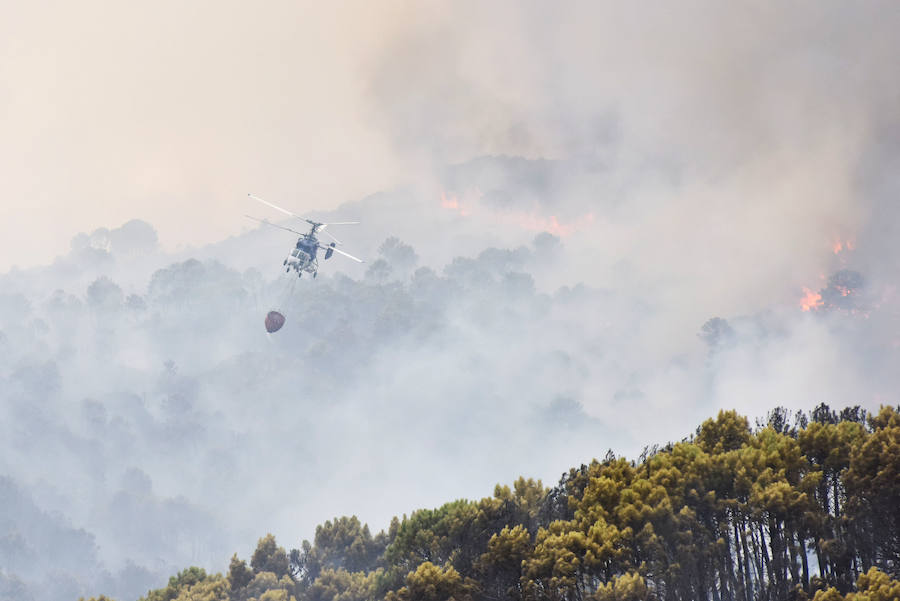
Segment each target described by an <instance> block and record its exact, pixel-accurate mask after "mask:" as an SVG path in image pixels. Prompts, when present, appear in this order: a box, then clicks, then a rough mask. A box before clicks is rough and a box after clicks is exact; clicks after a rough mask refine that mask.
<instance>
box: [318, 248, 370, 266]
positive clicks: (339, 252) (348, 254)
mask: <svg viewBox="0 0 900 601" xmlns="http://www.w3.org/2000/svg"><path fill="white" fill-rule="evenodd" d="M319 248H321V249H322V250H333V251H334V252H336V253H338V254H339V255H344V256H345V257H347V258H349V259H353V260H354V261H356V262H357V263H365V261H363V260H362V259H358V258H356V257H354V256H353V255H351V254H350V253H348V252H344V251H342V250H341V249H339V248H335V247H333V246H322V245H321V244H320V245H319Z"/></svg>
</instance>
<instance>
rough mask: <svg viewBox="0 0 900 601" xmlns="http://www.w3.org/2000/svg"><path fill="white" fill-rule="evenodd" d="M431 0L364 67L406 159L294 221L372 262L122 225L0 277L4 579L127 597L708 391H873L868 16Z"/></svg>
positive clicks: (882, 297) (879, 334) (761, 400)
mask: <svg viewBox="0 0 900 601" xmlns="http://www.w3.org/2000/svg"><path fill="white" fill-rule="evenodd" d="M457 6H458V5H452V6H448V7H445V8H443V9H441V10H437V11H436V12H431V13H428V14H425V13H421V12H415V13H414V14H412V15H409V16H407V17H404V18H403V19H398V20H397V22H396V23H393V24H392V25H391V31H392V32H394V33H395V34H396V35H392V36H390V37H389V42H388V43H386V44H385V45H384V47H380V48H379V49H378V51H377V52H373V54H372V55H371V56H370V57H368V58H367V61H366V62H365V65H366V69H365V75H366V78H365V82H366V85H365V86H364V88H365V96H364V101H365V103H366V106H367V107H368V108H367V111H368V112H367V118H368V119H369V120H370V121H371V123H372V124H373V125H375V126H377V127H379V128H380V131H381V133H382V135H383V136H384V138H385V139H386V140H388V141H389V142H390V146H391V148H392V149H393V152H394V156H393V157H392V159H391V160H390V161H385V162H384V164H388V163H389V164H392V165H395V164H400V165H402V166H403V167H404V169H403V170H402V171H400V170H398V171H397V172H396V173H392V174H391V179H392V181H395V182H396V186H390V187H387V188H386V189H385V190H384V191H382V192H379V193H376V194H374V195H372V196H369V197H366V198H363V199H362V200H358V201H354V202H349V203H346V204H344V205H342V206H341V207H339V208H338V209H336V210H332V211H324V212H321V213H317V214H315V216H316V217H317V218H322V219H323V220H328V219H330V218H331V219H334V220H340V221H344V220H351V219H352V220H356V219H358V220H360V221H362V222H363V224H362V225H360V226H352V227H351V226H348V227H347V228H344V229H339V228H333V230H332V231H333V233H334V234H335V235H337V236H338V237H339V238H341V239H342V240H344V241H345V243H346V244H345V248H346V249H347V250H348V251H350V252H352V253H354V254H357V255H360V256H363V257H365V258H366V259H367V263H366V264H365V265H361V266H358V265H356V264H353V263H351V262H349V261H345V260H344V259H342V258H341V257H335V258H333V259H331V260H329V261H328V262H327V263H325V262H323V263H322V272H321V273H320V275H319V277H318V278H317V279H316V280H315V281H310V280H308V279H306V278H304V279H302V280H298V279H297V278H296V277H295V276H293V275H287V274H284V273H283V272H281V268H280V264H281V258H282V257H283V256H284V254H285V253H286V252H287V250H289V248H290V246H291V244H292V242H293V240H292V238H291V236H290V235H288V234H286V233H284V232H281V231H279V230H277V229H274V228H267V227H266V226H264V225H263V226H259V227H257V226H255V225H254V226H252V227H250V225H249V222H248V227H247V229H246V230H245V232H244V233H242V234H240V235H235V236H232V237H230V238H225V239H223V240H221V241H220V242H217V243H215V244H210V245H198V246H197V247H194V248H186V249H181V250H178V251H177V252H166V251H164V250H163V249H161V248H160V246H159V244H158V240H157V232H156V230H154V228H153V227H151V226H150V225H148V224H146V223H144V222H141V221H130V222H127V223H125V224H124V225H122V226H121V227H116V228H110V229H106V228H101V229H98V230H95V231H93V232H90V233H84V234H80V235H78V236H76V237H75V238H74V239H73V240H72V244H71V249H70V251H69V252H68V253H66V254H65V255H63V256H61V257H59V258H58V259H57V260H56V261H55V262H53V263H52V264H50V265H47V266H43V267H36V268H31V269H26V270H21V269H14V270H11V271H9V272H8V273H6V274H3V275H2V276H0V415H2V420H0V451H2V452H0V504H2V506H3V507H4V508H8V511H5V512H4V516H3V517H2V518H0V591H2V592H3V594H6V595H7V596H10V597H13V598H16V599H28V598H29V595H30V596H31V597H32V598H34V599H71V598H73V597H75V596H77V595H78V594H93V593H99V592H105V593H109V594H112V595H114V596H116V597H117V598H133V597H135V596H137V595H138V594H140V593H142V592H144V591H145V590H146V589H147V588H148V587H150V586H158V585H161V584H163V583H164V582H165V579H166V578H167V576H168V575H169V574H171V573H172V572H173V571H174V570H176V569H180V568H183V567H185V566H186V565H189V564H198V565H202V566H205V567H207V568H212V569H221V567H222V566H223V565H225V562H226V561H227V558H228V557H229V556H230V555H231V554H232V553H233V552H235V551H237V552H239V553H240V554H242V555H244V556H246V555H247V554H248V551H249V550H250V548H251V546H252V544H253V542H254V541H255V540H256V539H257V537H259V536H260V535H262V534H264V533H265V532H267V531H272V532H274V533H275V534H276V535H277V536H278V537H279V541H280V542H281V543H282V544H285V545H287V546H298V545H299V542H300V540H301V539H302V538H309V537H311V535H312V532H313V528H314V526H315V525H316V524H317V523H320V522H322V521H324V520H326V519H330V518H332V517H334V516H336V515H341V514H356V515H358V516H360V517H361V519H363V520H364V521H368V522H369V523H370V525H371V526H372V527H373V529H375V530H377V529H379V528H381V527H385V526H386V525H387V523H388V520H389V519H390V517H391V516H392V515H394V514H399V513H403V512H409V511H411V510H413V509H415V508H418V507H422V506H435V505H437V504H440V503H442V502H444V501H447V500H450V499H454V498H458V497H462V496H468V497H478V496H481V495H484V494H487V493H489V492H490V490H491V489H492V487H493V485H494V484H495V483H497V482H508V481H510V480H512V479H514V478H515V477H516V476H518V475H525V476H530V477H539V478H544V479H545V481H552V480H554V479H555V478H556V477H557V476H558V474H559V473H560V472H562V471H563V470H564V469H566V468H567V467H569V466H571V465H575V464H578V463H580V462H583V461H587V460H589V459H590V458H592V457H597V456H602V455H604V454H605V453H606V451H607V449H609V448H612V449H614V450H615V452H617V453H621V454H627V455H628V456H631V457H636V456H637V455H638V454H639V453H640V451H641V449H642V447H643V446H644V445H648V444H653V443H663V442H666V441H668V440H673V439H680V438H682V437H684V436H689V435H690V433H691V431H692V429H693V428H694V427H695V426H696V425H697V424H698V423H699V421H700V420H702V419H703V418H705V417H707V416H709V415H711V414H714V413H715V412H716V411H717V410H718V409H720V408H729V409H730V408H737V409H738V410H740V411H741V412H743V413H745V414H748V415H750V416H751V417H754V416H759V415H761V414H764V413H765V412H766V411H767V410H768V409H770V408H771V407H773V406H775V405H784V406H786V407H788V408H790V409H809V408H811V407H812V406H813V405H815V404H817V403H819V402H822V401H824V402H828V403H830V404H832V405H836V406H842V405H845V404H860V405H862V406H863V408H865V409H869V410H871V409H875V408H877V406H878V405H879V403H892V404H894V403H897V401H898V398H897V386H898V384H900V381H898V380H900V375H898V373H897V370H896V365H897V364H898V359H900V356H898V355H900V298H898V284H900V282H898V275H900V272H898V271H900V270H898V263H897V257H898V256H900V247H898V242H897V240H898V239H900V237H898V233H900V232H898V226H900V214H898V206H900V204H898V202H897V195H898V193H900V179H898V176H897V174H898V173H900V169H897V166H898V160H900V144H898V132H900V115H898V112H897V106H900V104H898V102H897V99H898V97H900V96H898V93H900V77H898V76H897V74H896V69H893V68H892V67H893V62H894V61H893V59H894V57H896V56H898V55H900V47H898V46H900V42H898V38H897V36H895V35H893V33H894V32H895V31H896V30H897V29H898V22H897V16H898V15H897V12H896V11H895V10H893V9H892V8H891V7H890V6H889V5H888V4H884V5H883V6H882V5H879V4H878V3H872V4H867V5H866V6H863V7H861V6H853V7H849V6H847V5H845V4H841V3H828V2H826V3H822V2H815V3H813V2H810V3H800V4H794V5H791V6H789V7H779V8H778V9H777V10H776V9H774V8H769V7H761V6H759V5H758V4H754V3H747V4H738V5H735V4H730V5H729V6H728V7H724V6H722V7H720V6H719V5H716V4H711V3H705V2H697V3H688V4H687V5H682V6H680V7H679V9H678V10H675V9H673V8H668V7H664V6H660V7H655V8H647V7H640V9H639V8H638V7H624V8H623V7H616V6H613V5H598V4H596V3H589V4H584V5H581V6H573V7H571V10H570V11H568V12H565V13H563V12H561V11H557V10H555V9H554V10H551V9H549V8H544V7H542V6H541V5H536V4H535V5H532V4H527V3H526V4H522V3H515V4H512V3H510V4H491V5H483V4H479V5H478V6H477V9H478V10H477V11H476V10H474V6H468V7H465V6H463V7H461V8H457ZM473 15H475V16H473ZM398 30H399V32H398ZM370 35H371V32H370ZM288 37H289V36H288ZM257 118H259V117H257ZM203 123H204V124H206V125H204V127H206V126H208V125H209V124H208V123H207V122H206V121H204V122H203ZM253 123H255V121H253V120H251V122H250V125H247V124H245V125H242V126H241V127H250V128H251V129H252V127H251V126H253ZM257 125H258V124H257ZM267 131H269V130H268V129H267ZM245 133H246V132H245ZM270 133H271V132H270ZM275 147H276V149H277V150H279V151H282V150H284V149H285V145H284V144H282V145H276V146H275ZM241 156H243V155H241ZM231 158H232V159H234V157H233V156H232V157H231ZM238 162H240V161H238ZM229 164H230V163H229ZM278 164H279V166H280V167H284V168H285V169H286V167H285V164H284V161H282V162H280V163H278ZM207 167H208V168H207V169H203V170H201V171H200V174H199V175H197V174H195V175H194V176H191V177H196V178H201V179H202V178H209V179H211V180H212V179H214V178H215V177H216V174H217V173H219V170H217V169H214V168H212V167H210V166H209V165H207ZM334 170H335V172H336V173H338V172H340V173H341V174H342V176H343V171H342V165H340V164H338V163H335V164H334ZM244 175H246V174H244ZM242 183H244V182H242ZM218 185H219V184H212V185H211V186H212V188H216V186H218ZM275 188H276V189H284V188H285V184H284V182H281V184H280V185H278V186H275ZM195 189H198V190H209V189H211V188H210V187H208V186H207V185H201V184H195ZM253 191H254V192H259V193H260V194H261V195H262V196H264V197H267V198H270V200H272V201H275V202H279V203H280V204H284V205H286V206H289V207H290V208H292V209H297V210H303V208H304V207H297V206H294V205H293V204H292V203H291V202H290V200H285V199H283V198H278V197H270V196H269V194H267V193H266V191H265V190H256V189H254V190H253ZM244 192H246V191H245V190H237V191H235V192H234V194H235V195H236V196H243V194H244ZM248 202H249V201H248ZM240 212H249V213H253V214H255V215H257V216H259V217H269V218H280V217H281V215H280V214H276V215H272V212H271V211H267V209H265V208H264V207H262V206H259V207H242V208H241V209H240ZM159 237H160V238H164V232H163V231H162V227H161V226H160V232H159ZM223 238H224V236H223ZM271 309H278V310H280V311H282V312H283V313H284V314H285V315H286V316H287V323H286V324H285V326H284V328H283V329H282V330H280V331H279V332H278V333H277V334H274V335H271V336H267V335H266V333H265V330H264V327H263V318H264V317H265V315H266V313H267V312H268V311H269V310H271ZM804 309H806V310H804Z"/></svg>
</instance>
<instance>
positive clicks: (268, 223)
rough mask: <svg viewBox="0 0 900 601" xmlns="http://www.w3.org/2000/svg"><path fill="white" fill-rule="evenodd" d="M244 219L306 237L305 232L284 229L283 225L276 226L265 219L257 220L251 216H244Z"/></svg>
mask: <svg viewBox="0 0 900 601" xmlns="http://www.w3.org/2000/svg"><path fill="white" fill-rule="evenodd" d="M244 217H246V218H247V219H252V220H253V221H258V222H259V223H264V224H266V225H271V226H272V227H277V228H278V229H280V230H287V231H289V232H293V233H295V234H299V235H301V236H303V235H304V234H303V232H298V231H297V230H292V229H291V228H289V227H284V226H283V225H276V224H274V223H271V222H269V221H266V220H265V219H257V218H256V217H253V216H251V215H244Z"/></svg>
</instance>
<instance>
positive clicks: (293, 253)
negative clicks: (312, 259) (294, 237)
mask: <svg viewBox="0 0 900 601" xmlns="http://www.w3.org/2000/svg"><path fill="white" fill-rule="evenodd" d="M291 256H292V257H300V249H299V248H295V249H294V250H292V251H291Z"/></svg>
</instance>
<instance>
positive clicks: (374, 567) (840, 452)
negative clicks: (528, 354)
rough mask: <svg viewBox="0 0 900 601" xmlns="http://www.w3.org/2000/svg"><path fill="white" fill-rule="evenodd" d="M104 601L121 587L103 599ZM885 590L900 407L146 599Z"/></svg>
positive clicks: (458, 600) (647, 461) (330, 542)
mask: <svg viewBox="0 0 900 601" xmlns="http://www.w3.org/2000/svg"><path fill="white" fill-rule="evenodd" d="M99 599H105V598H104V597H100V598H99ZM188 599H191V600H202V601H368V600H384V601H447V600H450V599H453V600H455V601H492V600H501V599H504V600H506V599H509V600H513V601H538V600H547V601H589V600H590V601H642V600H658V601H699V600H703V601H757V600H759V601H761V600H772V601H775V600H798V601H800V600H809V599H812V600H814V601H842V600H843V601H882V600H888V599H892V600H896V599H900V407H897V408H893V407H882V408H881V409H880V411H878V412H877V413H875V414H872V413H866V412H864V411H862V410H861V409H860V408H859V407H850V408H846V409H844V410H841V411H833V410H832V409H831V408H829V407H828V406H827V405H824V404H822V405H819V406H818V407H816V408H815V409H814V410H813V411H812V412H810V413H808V414H807V413H804V412H798V413H796V414H794V415H790V414H789V413H788V412H787V410H785V409H783V408H778V409H775V410H773V411H772V412H770V413H769V415H768V416H767V418H766V419H765V420H761V421H760V422H758V423H757V424H756V427H751V425H750V423H749V421H748V420H747V418H745V417H742V416H740V415H738V414H737V413H736V412H734V411H722V412H720V413H719V414H718V416H717V417H716V418H715V419H708V420H706V421H705V422H704V423H703V424H702V425H701V426H700V427H698V428H697V430H696V433H695V434H694V435H693V436H691V437H690V438H688V439H685V440H682V441H681V442H678V443H670V444H668V445H665V446H664V447H661V448H660V447H653V448H647V449H645V450H644V452H643V453H642V455H641V456H640V457H639V458H638V459H637V460H634V461H629V460H627V459H625V458H622V457H616V456H615V455H613V454H612V452H610V453H608V454H607V455H606V457H605V458H604V459H603V460H602V461H598V460H594V461H592V462H591V463H590V464H589V465H581V466H580V467H577V468H572V469H570V470H569V471H568V472H567V473H566V474H564V475H563V477H562V478H561V480H560V481H559V483H558V484H557V485H556V486H553V487H550V488H547V487H545V486H544V485H543V484H542V483H541V482H540V481H535V480H532V479H525V478H519V479H518V480H516V481H515V482H514V483H513V485H512V486H501V485H498V486H497V487H496V488H495V490H494V494H493V495H492V496H490V497H486V498H483V499H481V500H478V501H470V500H464V499H461V500H456V501H452V502H450V503H447V504H445V505H443V506H441V507H439V508H436V509H421V510H418V511H415V512H413V513H412V514H410V515H404V516H403V517H402V518H394V519H393V520H392V521H391V524H390V526H389V528H388V529H387V530H384V531H381V532H379V533H377V534H374V535H373V534H372V533H371V532H370V530H369V528H368V526H367V525H365V524H361V523H360V521H359V520H358V519H357V518H356V517H341V518H336V519H335V520H333V521H327V522H325V523H324V524H322V525H320V526H318V527H317V528H316V532H315V537H314V540H313V541H312V542H310V541H303V543H302V545H300V547H299V548H296V549H291V550H290V551H286V550H285V549H284V548H282V547H280V546H279V545H278V544H277V542H276V540H275V538H274V537H273V536H272V535H271V534H269V535H267V536H265V537H263V538H261V539H260V540H259V542H258V545H257V548H256V550H255V552H254V553H253V555H252V557H251V558H250V559H249V562H248V561H247V560H243V559H240V558H238V557H237V555H235V556H233V557H232V559H231V563H230V565H229V566H228V570H227V572H226V573H224V574H208V573H207V572H205V571H204V570H202V569H200V568H196V567H192V568H189V569H186V570H184V571H182V572H180V573H178V574H177V575H176V576H173V577H172V578H171V579H170V581H169V583H168V585H167V586H166V587H164V588H161V589H157V590H152V591H149V592H148V593H147V595H145V596H144V597H142V598H141V600H140V601H186V600H188Z"/></svg>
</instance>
